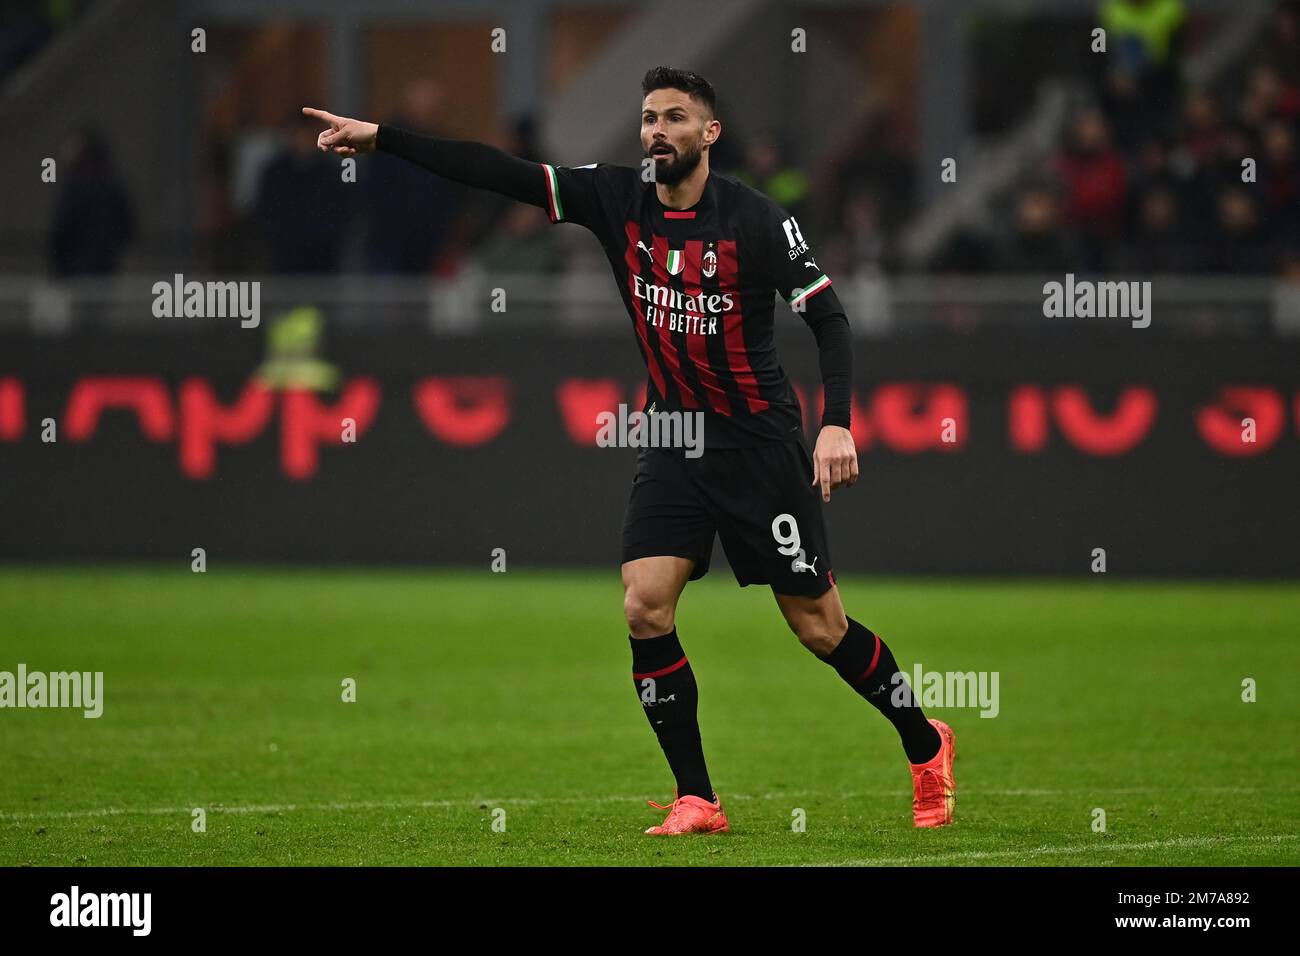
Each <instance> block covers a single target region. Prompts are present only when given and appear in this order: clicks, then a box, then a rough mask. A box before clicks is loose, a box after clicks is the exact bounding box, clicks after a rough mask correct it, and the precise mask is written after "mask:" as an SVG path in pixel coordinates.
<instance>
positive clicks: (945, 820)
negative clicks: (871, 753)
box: [908, 717, 957, 827]
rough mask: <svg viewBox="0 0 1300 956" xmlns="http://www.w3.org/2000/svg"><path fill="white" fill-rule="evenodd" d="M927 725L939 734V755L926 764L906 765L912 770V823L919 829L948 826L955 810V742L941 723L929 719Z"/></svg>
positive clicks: (947, 728) (948, 728)
mask: <svg viewBox="0 0 1300 956" xmlns="http://www.w3.org/2000/svg"><path fill="white" fill-rule="evenodd" d="M930 724H931V725H932V726H933V727H934V729H935V730H937V731H939V752H938V753H937V754H935V755H934V756H933V757H931V758H930V759H929V760H927V761H926V762H925V763H909V764H908V766H909V767H911V768H912V820H913V822H914V823H915V824H916V825H917V826H918V827H942V826H947V825H948V824H949V823H952V815H953V811H955V810H956V809H957V785H956V783H955V782H954V780H953V776H952V762H953V758H954V757H956V756H957V742H956V738H955V737H954V735H953V732H952V728H951V727H949V726H948V725H947V724H945V723H944V722H943V721H942V720H938V719H936V718H934V717H931V718H930Z"/></svg>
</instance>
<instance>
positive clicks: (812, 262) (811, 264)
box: [803, 259, 821, 272]
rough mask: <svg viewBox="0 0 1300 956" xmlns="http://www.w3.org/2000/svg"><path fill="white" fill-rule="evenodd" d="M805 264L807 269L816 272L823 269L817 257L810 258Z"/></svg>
mask: <svg viewBox="0 0 1300 956" xmlns="http://www.w3.org/2000/svg"><path fill="white" fill-rule="evenodd" d="M803 266H804V268H805V269H812V270H813V271H814V272H820V271H821V266H819V265H817V260H816V259H809V260H808V261H807V262H805V263H804V264H803Z"/></svg>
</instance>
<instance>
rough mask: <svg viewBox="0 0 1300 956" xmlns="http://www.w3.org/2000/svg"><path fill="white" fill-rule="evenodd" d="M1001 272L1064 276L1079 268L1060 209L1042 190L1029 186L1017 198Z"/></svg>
mask: <svg viewBox="0 0 1300 956" xmlns="http://www.w3.org/2000/svg"><path fill="white" fill-rule="evenodd" d="M999 266H1000V268H1001V269H1002V271H1004V272H1024V273H1038V274H1043V273H1051V274H1056V273H1064V272H1069V271H1071V270H1073V269H1074V268H1076V267H1077V266H1078V262H1077V259H1076V255H1075V251H1074V249H1073V247H1072V244H1071V242H1070V240H1069V239H1067V237H1066V236H1065V234H1064V231H1063V230H1062V228H1061V205H1060V202H1059V201H1058V200H1057V197H1056V195H1055V194H1054V193H1053V192H1052V191H1051V190H1050V189H1048V188H1046V187H1044V186H1037V185H1034V186H1029V187H1027V188H1026V189H1024V190H1022V191H1021V193H1020V195H1019V196H1018V197H1017V198H1016V229H1015V233H1014V234H1013V235H1012V237H1011V239H1010V241H1009V242H1007V244H1006V245H1005V246H1004V247H1003V249H1002V250H1001V254H1000V256H999Z"/></svg>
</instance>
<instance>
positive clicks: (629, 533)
mask: <svg viewBox="0 0 1300 956" xmlns="http://www.w3.org/2000/svg"><path fill="white" fill-rule="evenodd" d="M641 92H642V94H643V100H642V103H641V146H642V148H643V149H644V151H645V156H646V157H648V158H649V160H650V163H649V164H647V165H646V168H647V175H646V176H645V178H643V175H642V171H641V169H637V168H633V167H624V166H612V165H608V164H604V163H593V164H591V165H589V166H579V167H572V168H570V167H557V166H550V165H547V164H538V163H532V162H528V161H525V160H523V159H519V158H518V157H515V156H511V155H510V154H508V153H506V152H504V151H502V150H500V149H497V148H495V147H493V146H489V145H486V144H484V143H476V142H469V141H464V140H454V139H446V138H440V137H427V136H420V135H416V134H415V133H411V132H409V131H406V130H402V129H399V128H394V127H389V126H381V125H377V124H375V123H366V122H362V121H360V120H355V119H348V118H346V117H341V116H334V115H333V114H331V113H326V112H323V111H321V110H315V109H310V108H304V110H303V112H304V113H306V114H308V115H309V116H314V117H316V118H317V119H319V120H321V121H323V122H325V123H327V124H328V126H329V128H328V129H325V130H323V131H322V132H321V134H320V137H319V139H318V141H317V145H318V146H319V147H320V149H321V150H323V151H326V152H329V151H332V152H333V153H335V154H336V155H339V156H353V155H356V154H358V153H366V152H370V151H372V150H376V149H377V150H381V151H383V152H386V153H391V154H392V155H394V156H400V157H401V158H403V159H406V160H408V161H410V162H412V163H416V164H417V165H420V166H423V167H424V168H425V169H428V170H430V171H431V172H433V173H436V174H437V175H439V176H444V177H446V178H448V179H451V180H454V181H456V182H459V183H465V184H467V185H469V186H475V187H478V188H480V189H488V190H491V191H493V192H496V193H500V194H502V195H505V196H509V197H511V198H513V199H516V200H518V201H520V202H525V203H529V204H531V205H534V206H539V207H541V208H543V209H545V210H546V212H547V214H548V216H549V217H550V219H551V221H552V222H557V223H558V222H572V223H577V224H578V225H581V226H585V227H586V228H587V229H589V230H590V231H591V232H592V233H594V234H595V236H596V238H597V239H599V240H600V244H601V246H602V247H603V248H604V250H605V255H606V257H607V258H608V259H609V264H610V267H611V268H612V269H613V272H614V279H615V281H616V282H617V283H618V287H619V291H620V293H621V294H622V297H623V302H624V304H625V306H626V307H627V312H628V315H629V317H630V318H631V320H632V331H633V334H634V335H635V336H636V341H637V345H638V348H639V350H640V352H641V358H642V359H643V360H644V362H645V364H646V369H647V371H648V374H649V381H648V382H647V385H646V403H647V408H646V409H645V410H644V411H645V412H647V413H648V414H650V415H651V416H652V417H653V415H654V414H655V413H656V412H677V413H687V414H693V413H698V414H699V415H701V416H703V417H702V419H700V420H702V421H703V422H704V425H705V427H704V446H705V449H704V453H703V454H702V455H698V454H697V455H694V456H688V455H687V454H685V453H684V451H683V449H681V448H663V447H643V448H641V450H640V451H639V453H638V457H637V468H636V474H635V476H634V478H633V480H632V492H631V498H630V500H629V502H628V507H627V512H626V516H625V518H624V523H623V545H622V550H623V554H622V558H623V590H624V598H623V609H624V614H625V616H626V618H627V625H628V631H629V640H630V642H631V645H632V677H633V683H634V687H635V689H636V691H637V694H638V696H639V697H640V699H641V704H642V707H643V708H644V710H645V713H646V716H647V717H648V719H649V721H650V726H651V727H652V728H653V730H654V733H655V735H656V736H657V737H658V739H659V743H660V746H661V747H662V748H663V751H664V755H665V757H666V758H667V760H668V764H669V767H670V768H671V769H672V773H673V776H674V777H675V778H676V784H677V786H676V791H675V798H674V800H673V802H672V803H671V804H670V805H668V806H662V805H660V804H657V803H654V802H653V801H651V806H654V807H657V808H658V809H661V810H667V811H668V816H667V818H666V819H665V820H664V822H663V824H662V825H660V826H656V827H651V828H650V829H648V830H647V831H646V832H647V833H651V834H686V833H719V832H726V831H727V828H728V824H727V815H726V813H725V812H724V810H723V808H722V803H721V801H720V800H719V799H718V796H717V794H716V793H715V792H714V790H713V786H712V784H711V783H710V781H709V772H708V769H707V766H706V764H705V760H704V750H703V746H702V744H701V741H700V729H699V724H698V722H697V720H696V706H697V701H698V691H697V685H696V682H695V674H694V673H693V672H692V670H691V665H690V662H689V661H688V660H687V657H686V654H685V653H684V652H683V651H682V645H681V643H680V641H679V639H678V634H677V628H676V618H675V612H676V608H677V600H678V598H679V597H680V595H681V593H682V590H683V589H684V588H685V586H686V583H687V582H688V581H693V580H696V579H697V578H700V577H703V576H704V574H705V573H706V572H707V571H708V569H709V558H710V555H711V553H712V550H713V537H714V534H715V533H716V534H718V535H719V536H720V537H721V539H722V546H723V549H724V550H725V552H726V555H727V560H728V561H729V562H730V564H731V568H732V572H733V573H734V574H735V577H736V581H737V583H739V584H740V585H741V586H742V587H743V586H745V585H749V584H767V585H769V586H770V587H771V588H772V592H773V594H774V595H775V597H776V603H777V606H778V607H779V608H780V609H781V613H782V614H783V615H784V616H785V620H786V622H787V623H788V624H789V626H790V629H791V630H792V631H794V633H795V634H796V635H797V636H798V638H799V640H800V642H801V643H802V644H803V645H804V646H805V647H806V648H808V650H810V651H811V652H812V653H813V654H815V655H816V656H817V657H819V658H820V659H821V660H823V661H825V662H826V663H827V664H829V665H830V666H831V667H832V668H833V669H834V670H835V672H836V673H837V674H839V676H840V677H842V678H843V679H844V681H845V682H846V683H848V685H849V686H850V687H852V688H853V689H854V690H855V691H856V692H857V693H858V694H860V695H861V696H862V697H864V698H866V700H867V702H868V703H870V704H871V705H872V706H873V707H875V708H876V709H877V710H879V711H880V712H881V713H882V714H883V715H884V716H885V717H886V718H887V719H888V720H889V721H890V723H892V724H893V725H894V727H895V729H896V730H897V731H898V734H899V737H900V738H901V739H902V744H903V750H904V751H905V753H906V755H907V760H908V763H909V764H910V766H911V771H912V797H913V799H912V809H913V821H914V823H915V825H916V826H918V827H935V826H943V825H944V824H947V823H951V822H952V818H953V808H954V806H955V803H956V798H955V792H954V782H953V768H952V762H953V754H954V749H955V748H954V742H953V732H952V730H951V728H949V727H948V725H947V724H945V723H944V722H943V721H940V720H935V719H930V720H927V719H926V717H925V715H924V713H922V711H921V708H920V706H919V703H918V702H917V701H916V699H915V698H914V697H913V696H912V695H911V694H910V692H909V690H908V688H907V685H905V684H901V683H900V682H901V680H902V675H901V674H899V670H898V665H897V664H896V663H895V661H894V655H893V654H892V653H891V652H890V649H889V647H888V645H886V644H885V642H884V641H882V640H881V639H880V637H879V635H877V634H874V633H873V632H872V631H870V630H868V629H867V628H866V627H864V626H863V625H862V624H859V623H858V622H857V621H855V620H853V618H850V617H848V616H846V614H845V612H844V608H843V606H842V605H841V604H840V595H839V589H838V588H837V587H836V585H835V577H834V575H833V573H832V570H831V557H830V549H829V546H828V543H827V539H826V529H825V527H824V525H823V522H822V504H823V502H828V501H830V496H831V492H832V491H833V490H834V489H836V488H839V487H841V486H851V485H852V484H853V483H854V482H856V481H857V478H858V460H857V451H856V449H855V447H854V443H853V438H852V436H851V435H850V433H849V428H848V426H849V408H850V384H851V379H852V368H851V356H852V353H851V340H850V333H849V325H848V319H847V318H846V317H845V314H844V310H843V308H842V307H841V306H840V302H839V299H838V297H837V296H836V294H835V290H834V289H833V288H832V287H831V280H830V278H829V277H828V276H827V275H826V274H825V273H824V272H823V271H822V269H821V267H820V266H819V265H818V264H817V260H816V258H815V256H814V255H813V250H812V247H811V246H810V244H809V242H808V240H807V238H806V237H805V236H804V235H803V232H802V230H801V229H800V227H799V223H798V222H796V221H795V219H794V218H793V217H791V216H789V215H787V214H786V213H785V212H784V211H783V210H782V209H781V207H780V206H778V205H777V204H776V203H775V202H773V201H772V200H771V199H769V198H767V197H766V196H764V195H763V194H762V193H760V192H758V191H757V190H754V189H752V188H750V187H749V186H747V185H745V184H743V183H741V182H739V181H738V180H736V179H734V178H732V177H731V176H726V175H723V174H720V173H716V172H713V171H711V170H710V169H709V148H710V147H711V146H712V145H713V144H714V143H716V142H717V140H718V137H719V136H720V135H721V133H722V124H721V123H720V122H719V121H718V119H717V117H716V115H715V108H716V95H715V93H714V90H713V86H712V85H711V84H710V83H709V82H708V81H707V80H706V79H704V78H703V77H701V76H699V75H698V74H696V73H691V72H688V71H684V70H676V69H669V68H667V67H656V68H655V69H652V70H650V71H649V72H648V73H646V75H645V78H644V80H643V82H642V84H641ZM650 171H652V175H651V174H650ZM774 291H775V292H778V293H780V294H781V296H782V297H783V298H784V299H785V300H786V301H787V302H788V303H789V304H790V306H791V308H793V309H794V310H795V311H796V312H797V313H799V314H800V315H802V317H803V319H804V321H805V322H806V323H807V324H808V326H809V327H810V328H811V329H812V332H813V335H814V336H815V337H816V340H817V348H818V353H819V361H820V368H821V376H822V385H823V389H824V408H825V411H824V414H823V416H822V423H821V429H820V431H819V433H818V435H817V442H816V448H815V450H814V451H813V452H812V453H811V455H810V454H809V451H808V447H807V442H806V439H805V438H804V435H803V415H802V412H801V410H800V407H799V402H798V399H797V397H796V396H795V393H794V390H793V389H792V387H791V385H790V381H789V379H788V378H787V377H786V374H785V371H784V370H783V369H782V368H781V365H780V363H779V362H778V361H777V355H776V350H775V347H774V344H773V305H774V299H773V292H774Z"/></svg>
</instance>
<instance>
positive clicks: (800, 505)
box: [700, 441, 835, 597]
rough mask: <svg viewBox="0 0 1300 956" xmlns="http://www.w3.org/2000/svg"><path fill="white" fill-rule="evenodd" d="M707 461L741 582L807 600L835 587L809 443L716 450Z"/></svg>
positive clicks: (721, 528)
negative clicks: (813, 478)
mask: <svg viewBox="0 0 1300 956" xmlns="http://www.w3.org/2000/svg"><path fill="white" fill-rule="evenodd" d="M705 459H710V463H709V464H708V465H707V466H706V467H705V468H704V469H702V471H701V478H702V482H703V483H704V485H705V487H707V488H708V489H709V501H710V504H711V506H712V508H713V510H714V520H715V523H716V524H717V528H718V536H719V538H720V539H721V540H722V547H723V549H724V550H725V551H726V554H727V560H728V561H729V562H730V563H731V569H732V571H733V572H734V573H735V575H736V580H737V581H738V582H739V583H740V584H741V585H748V584H768V585H771V587H772V590H773V591H775V592H776V593H778V594H791V595H803V596H808V597H819V596H821V595H822V594H825V593H826V592H827V591H828V590H830V589H831V588H833V587H834V585H835V577H834V574H833V572H832V571H831V555H830V547H829V544H828V542H827V538H826V525H825V523H824V521H823V519H822V500H821V495H820V494H819V493H818V491H817V489H816V488H814V487H813V486H812V457H811V456H810V455H809V454H808V450H807V448H806V447H805V446H804V443H803V442H799V441H789V442H773V443H771V444H767V445H760V446H758V447H755V448H740V449H729V450H726V451H721V450H714V451H711V452H708V453H706V454H705V455H704V456H703V458H701V459H700V460H701V461H704V460H705Z"/></svg>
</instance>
